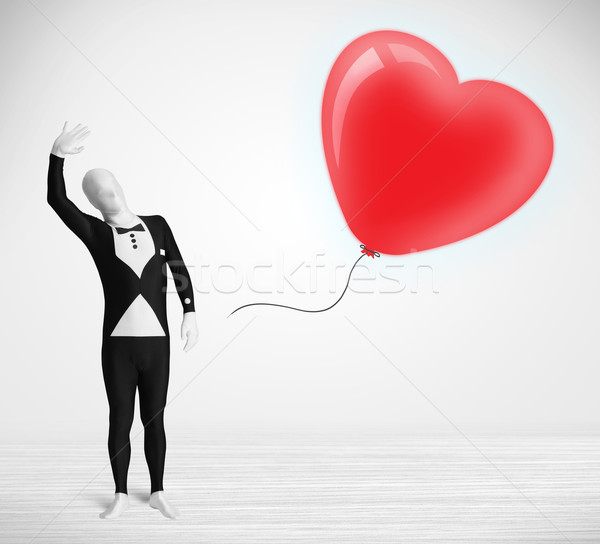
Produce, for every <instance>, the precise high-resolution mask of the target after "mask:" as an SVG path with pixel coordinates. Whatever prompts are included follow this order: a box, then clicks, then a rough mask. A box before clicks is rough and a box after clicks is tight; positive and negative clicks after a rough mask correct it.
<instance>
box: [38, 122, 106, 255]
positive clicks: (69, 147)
mask: <svg viewBox="0 0 600 544" xmlns="http://www.w3.org/2000/svg"><path fill="white" fill-rule="evenodd" d="M89 133H90V131H89V130H88V129H87V127H84V126H82V125H77V126H76V127H75V128H74V129H72V130H68V129H67V123H66V122H65V125H64V127H63V130H62V132H61V133H60V134H59V135H58V137H57V138H56V140H55V141H54V145H53V146H52V151H51V153H50V164H49V167H48V204H50V206H51V207H52V209H53V210H54V211H55V212H56V213H57V214H58V216H59V217H60V218H61V219H62V220H63V222H64V223H65V225H67V227H69V228H70V229H71V230H72V231H73V232H74V233H75V234H76V235H77V236H78V237H79V238H81V239H82V240H83V241H84V242H85V243H87V242H88V241H90V240H91V238H92V234H93V222H94V219H95V218H94V217H93V216H91V215H88V214H86V213H84V212H82V211H81V210H80V209H79V208H78V207H77V206H75V204H74V203H73V202H71V200H69V198H68V197H67V191H66V188H65V178H64V176H63V166H64V162H65V155H69V154H76V153H81V151H83V149H84V148H83V146H82V145H81V142H82V141H83V139H84V138H86V137H87V136H88V134H89Z"/></svg>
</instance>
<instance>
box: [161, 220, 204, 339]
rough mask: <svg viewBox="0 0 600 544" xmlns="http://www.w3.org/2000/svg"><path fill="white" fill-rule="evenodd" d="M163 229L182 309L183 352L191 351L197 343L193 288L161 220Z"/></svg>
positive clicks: (166, 253) (167, 256)
mask: <svg viewBox="0 0 600 544" xmlns="http://www.w3.org/2000/svg"><path fill="white" fill-rule="evenodd" d="M162 220H163V222H164V229H165V257H166V260H167V263H169V268H170V269H171V273H172V274H173V280H174V281H175V286H176V289H177V294H178V295H179V300H180V301H181V306H182V307H183V323H182V324H181V339H182V340H184V341H185V345H184V347H183V349H184V351H189V350H190V349H192V348H193V347H194V346H195V345H196V342H198V326H197V324H196V309H195V306H194V288H193V286H192V279H191V277H190V273H189V272H188V269H187V267H186V266H185V263H184V261H183V257H182V256H181V252H180V251H179V247H177V243H176V242H175V237H174V236H173V232H172V231H171V228H170V227H169V224H168V223H167V221H166V220H165V218H164V217H163V218H162Z"/></svg>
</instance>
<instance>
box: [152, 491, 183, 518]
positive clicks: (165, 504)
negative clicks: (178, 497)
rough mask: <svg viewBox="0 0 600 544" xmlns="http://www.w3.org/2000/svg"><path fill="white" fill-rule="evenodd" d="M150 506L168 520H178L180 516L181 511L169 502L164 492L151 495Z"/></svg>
mask: <svg viewBox="0 0 600 544" xmlns="http://www.w3.org/2000/svg"><path fill="white" fill-rule="evenodd" d="M150 506H151V507H152V508H156V509H157V510H160V513H161V514H162V515H163V516H165V517H166V518H170V519H177V518H178V517H179V515H180V514H179V510H177V508H175V506H173V505H172V504H171V503H170V502H169V501H168V500H167V497H165V492H164V491H155V492H154V493H152V495H150Z"/></svg>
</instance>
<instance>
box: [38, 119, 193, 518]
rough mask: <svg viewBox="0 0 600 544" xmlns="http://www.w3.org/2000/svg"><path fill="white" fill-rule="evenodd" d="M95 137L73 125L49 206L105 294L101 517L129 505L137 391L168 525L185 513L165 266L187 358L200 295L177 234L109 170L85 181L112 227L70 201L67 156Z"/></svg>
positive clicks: (153, 500) (58, 153)
mask: <svg viewBox="0 0 600 544" xmlns="http://www.w3.org/2000/svg"><path fill="white" fill-rule="evenodd" d="M89 134H90V131H89V130H88V128H87V127H85V126H82V125H81V124H79V125H77V126H76V127H74V128H73V129H71V130H69V129H68V127H67V123H65V125H64V127H63V130H62V132H61V133H60V134H59V135H58V137H57V138H56V140H55V142H54V145H53V146H52V151H51V153H50V164H49V169H48V204H50V206H51V207H52V208H53V209H54V211H55V212H56V213H57V214H58V216H59V217H60V218H61V219H62V221H63V222H64V223H65V224H66V225H67V227H69V229H71V231H73V232H74V233H75V234H76V235H77V236H78V237H79V238H80V239H81V241H82V242H83V243H84V244H85V245H86V247H87V249H88V250H89V252H90V253H91V255H92V258H93V259H94V262H95V264H96V267H97V269H98V272H99V275H100V279H101V281H102V287H103V291H104V302H105V305H104V322H103V328H102V350H101V362H102V373H103V377H104V383H105V387H106V394H107V397H108V404H109V409H110V415H109V432H108V452H109V456H110V462H111V468H112V473H113V478H114V481H115V496H114V500H113V501H112V503H111V504H110V506H109V507H108V508H107V509H106V510H105V511H104V512H102V513H101V514H100V517H101V518H116V517H118V516H120V515H121V513H122V512H123V511H124V510H125V509H126V508H127V507H128V505H129V500H128V495H127V472H128V468H129V460H130V456H131V445H130V442H129V433H130V430H131V425H132V423H133V417H134V405H135V394H136V388H137V389H138V391H139V402H140V415H141V419H142V423H143V424H144V453H145V456H146V461H147V464H148V470H149V472H150V483H151V494H150V506H151V507H153V508H156V509H158V510H160V512H161V513H162V514H163V515H164V516H165V517H168V518H176V517H177V516H178V515H179V512H178V511H177V509H176V508H175V506H174V505H173V504H172V503H171V502H170V501H169V500H167V497H166V496H165V493H164V489H163V473H164V465H165V453H166V436H165V430H164V423H163V411H164V408H165V405H166V400H167V386H168V380H169V355H170V337H169V328H168V324H167V312H166V305H167V304H166V287H167V276H166V265H167V264H168V265H169V268H170V269H171V272H172V274H173V279H174V280H175V282H176V284H177V292H178V295H179V298H180V300H181V304H182V306H183V324H182V326H181V338H182V340H184V341H185V345H184V350H185V351H189V350H190V349H191V348H192V347H193V346H194V345H195V344H196V342H197V341H198V327H197V325H196V318H195V309H194V292H193V289H192V282H191V279H190V275H189V273H188V270H187V268H186V266H185V264H184V262H183V260H182V257H181V253H180V252H179V249H178V247H177V244H176V243H175V239H174V237H173V233H172V232H171V229H170V227H169V225H168V224H167V222H166V221H165V219H164V218H163V217H161V216H160V215H148V216H145V215H135V214H134V213H132V212H131V211H130V210H129V208H128V207H127V203H126V201H125V196H124V194H123V189H122V188H121V186H120V185H119V183H118V182H117V180H116V179H115V177H114V175H113V174H112V173H111V172H109V171H108V170H104V169H101V168H95V169H93V170H89V171H88V172H87V173H86V174H85V176H84V177H83V182H82V187H83V191H84V193H85V195H86V197H87V198H88V200H89V201H90V203H91V204H92V206H94V207H95V208H96V209H98V210H99V211H100V213H101V214H102V217H103V218H104V220H101V219H99V218H97V217H94V216H92V215H88V214H86V213H84V212H82V211H81V210H79V209H78V208H77V206H75V204H74V203H73V202H71V200H69V199H68V198H67V194H66V189H65V181H64V177H63V164H64V160H65V156H66V155H70V154H76V153H80V152H81V151H82V150H83V149H84V148H83V146H82V145H81V144H82V141H83V140H84V138H86V137H87V136H88V135H89Z"/></svg>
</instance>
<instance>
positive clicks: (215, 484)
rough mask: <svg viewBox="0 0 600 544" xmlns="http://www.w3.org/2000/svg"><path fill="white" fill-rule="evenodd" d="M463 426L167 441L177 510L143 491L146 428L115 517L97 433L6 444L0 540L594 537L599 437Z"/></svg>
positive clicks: (0, 473) (598, 514) (598, 512)
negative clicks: (491, 432)
mask: <svg viewBox="0 0 600 544" xmlns="http://www.w3.org/2000/svg"><path fill="white" fill-rule="evenodd" d="M471 439H472V440H473V442H474V444H475V445H476V446H477V447H474V446H473V445H472V444H469V442H468V441H466V440H465V439H463V438H461V437H457V438H454V437H453V438H414V437H413V438H409V437H404V438H402V437H382V436H379V437H377V436H373V437H364V436H363V437H360V438H341V437H336V438H332V437H329V438H327V437H318V436H285V437H284V436H260V437H246V438H229V439H227V438H211V439H208V438H207V439H205V440H203V441H197V440H196V441H195V442H190V441H188V440H186V441H181V440H179V443H177V441H175V443H173V440H171V441H170V442H169V451H168V454H167V472H166V479H165V490H166V493H167V494H168V495H169V496H170V498H171V499H172V500H173V502H174V503H175V504H176V505H177V506H178V507H179V509H180V510H181V512H182V514H183V517H182V518H181V519H179V520H176V521H170V520H167V519H164V518H162V517H161V515H160V513H159V512H158V511H156V510H153V509H151V508H150V507H149V506H148V504H147V500H148V494H149V493H148V485H149V480H148V476H147V472H146V467H145V461H144V457H143V452H142V441H141V440H140V439H137V440H136V441H135V442H134V444H133V450H134V451H133V455H132V465H131V469H130V478H129V494H130V499H131V507H130V509H129V510H128V511H127V512H126V513H125V515H124V517H122V518H120V519H118V520H101V519H99V517H98V513H99V512H100V511H101V510H102V509H103V508H105V507H106V505H107V504H108V502H109V500H110V499H111V498H112V492H113V485H112V477H111V474H110V469H109V467H108V466H107V461H108V456H107V452H106V449H105V446H104V444H98V445H97V446H76V445H74V446H66V445H61V446H44V447H42V446H27V447H24V446H0V455H1V459H2V462H1V464H0V508H1V513H0V527H1V529H0V541H1V542H7V543H10V544H20V543H29V542H37V543H60V544H64V543H69V542H77V543H86V542H93V543H103V542H107V543H109V542H110V543H111V544H114V543H117V542H119V543H121V542H122V543H129V542H143V543H145V544H150V543H154V542H157V543H158V542H160V543H167V544H171V543H178V542H194V543H200V542H206V543H225V542H227V543H230V542H231V543H235V542H243V543H264V542H276V543H287V542H307V543H314V542H327V543H332V544H337V543H345V542H356V543H361V544H366V543H379V542H386V543H388V542H390V543H391V542H394V543H396V542H398V543H400V542H401V543H412V542H416V543H424V542H436V543H437V542H452V543H470V542H474V543H494V542H513V543H524V542H527V543H529V542H544V543H548V542H572V543H579V542H589V543H595V544H598V543H600V437H598V438H593V437H581V438H566V437H563V438H553V437H545V438H484V437H475V438H474V437H471ZM478 450H479V451H478ZM486 457H487V459H486ZM494 465H495V467H494Z"/></svg>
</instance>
